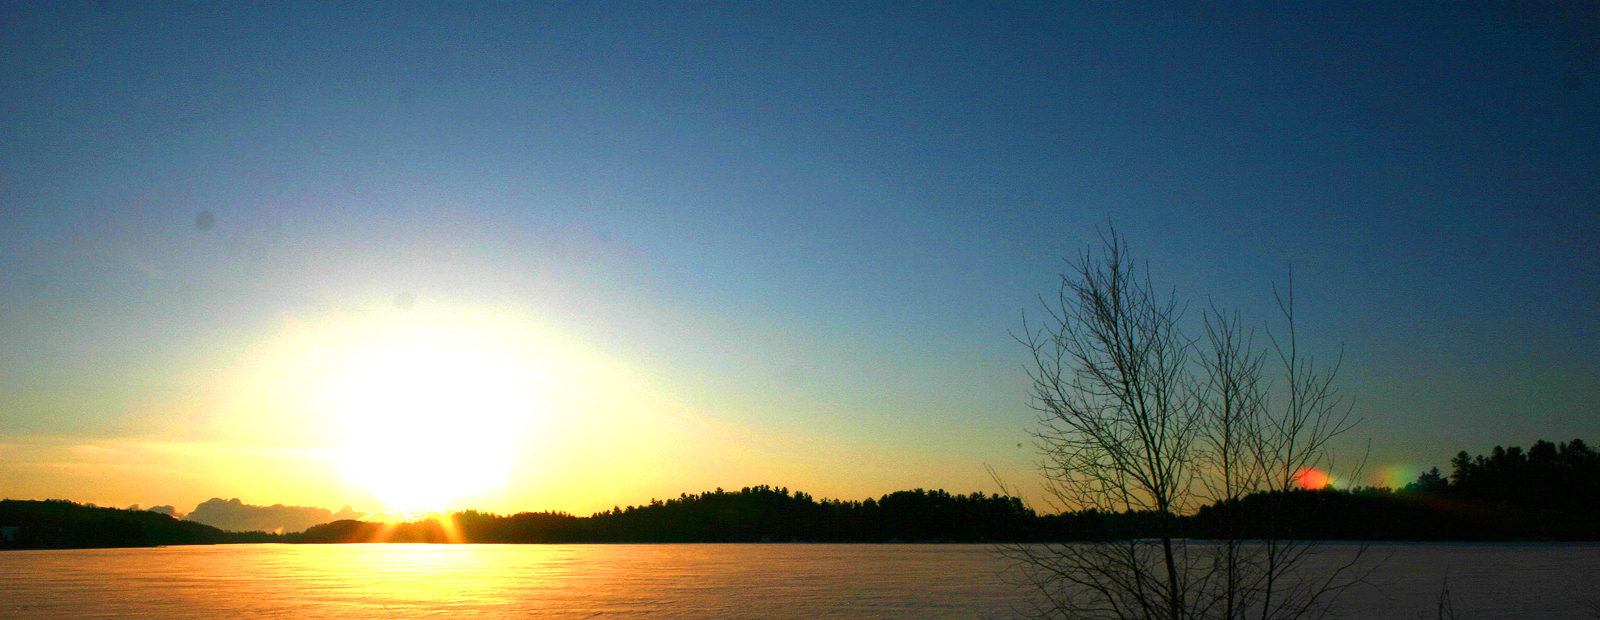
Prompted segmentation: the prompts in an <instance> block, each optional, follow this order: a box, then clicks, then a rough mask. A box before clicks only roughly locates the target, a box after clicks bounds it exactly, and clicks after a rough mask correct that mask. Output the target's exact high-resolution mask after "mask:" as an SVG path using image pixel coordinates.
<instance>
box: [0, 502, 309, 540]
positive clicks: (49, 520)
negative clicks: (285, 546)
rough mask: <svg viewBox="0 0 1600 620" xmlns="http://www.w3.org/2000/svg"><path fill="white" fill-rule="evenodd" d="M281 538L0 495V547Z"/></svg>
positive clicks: (164, 517) (159, 516)
mask: <svg viewBox="0 0 1600 620" xmlns="http://www.w3.org/2000/svg"><path fill="white" fill-rule="evenodd" d="M275 541H276V542H281V538H279V537H277V536H274V535H271V534H264V533H261V532H245V533H240V532H224V531H222V530H219V529H217V528H214V527H211V526H209V525H206V524H204V523H196V522H194V521H184V520H181V519H175V518H173V517H172V516H171V515H167V514H162V513H158V512H150V511H145V510H124V509H120V508H101V507H98V506H88V505H84V504H78V503H75V502H69V501H66V500H59V499H47V500H17V499H7V500H0V549H73V548H91V547H154V546H159V545H209V544H218V543H242V542H275Z"/></svg>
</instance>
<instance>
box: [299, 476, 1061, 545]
mask: <svg viewBox="0 0 1600 620" xmlns="http://www.w3.org/2000/svg"><path fill="white" fill-rule="evenodd" d="M1036 518H1037V517H1036V515H1035V514H1034V513H1033V511H1032V510H1029V509H1028V508H1027V507H1025V506H1023V504H1022V501H1021V500H1020V499H1018V498H1015V497H1008V496H1003V495H986V494H984V493H982V492H977V493H973V494H970V495H955V494H951V493H949V492H946V491H944V490H934V491H928V490H924V489H915V490H911V491H897V492H894V493H890V494H887V495H884V496H882V497H880V498H877V499H866V500H862V501H844V500H821V501H818V500H816V499H814V498H813V497H812V496H811V495H809V494H807V493H804V492H793V493H791V492H790V491H789V490H788V489H787V488H781V487H779V488H774V487H770V486H756V487H745V488H743V489H740V490H738V491H724V490H722V489H720V488H719V489H717V490H715V491H709V492H706V493H700V494H693V495H691V494H684V495H680V496H678V497H677V498H674V499H668V500H652V501H651V502H650V503H649V504H646V505H642V506H628V507H626V508H621V507H617V508H612V509H611V510H606V511H602V512H599V513H595V514H594V515H592V516H589V517H578V516H573V515H571V514H567V513H562V512H525V513H519V514H514V515H508V516H500V515H494V514H490V513H483V512H478V511H474V510H468V511H463V512H456V513H452V514H451V515H450V522H449V523H448V524H446V523H440V522H438V521H429V520H420V521H415V522H410V523H403V524H382V523H368V522H361V521H335V522H333V523H328V524H324V525H319V526H316V527H312V528H310V529H308V530H306V531H305V532H303V533H301V534H299V535H295V536H291V538H294V539H296V540H298V541H303V542H375V541H403V542H446V541H449V540H451V539H452V537H455V538H456V539H459V540H465V541H470V542H485V543H523V542H531V543H544V542H790V541H803V542H872V543H878V542H913V541H915V542H983V541H998V540H1020V539H1024V538H1026V537H1027V536H1028V534H1027V529H1028V525H1029V523H1030V522H1032V521H1033V520H1035V519H1036Z"/></svg>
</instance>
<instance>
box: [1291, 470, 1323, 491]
mask: <svg viewBox="0 0 1600 620" xmlns="http://www.w3.org/2000/svg"><path fill="white" fill-rule="evenodd" d="M1329 482H1331V481H1330V480H1329V478H1328V473H1327V472H1325V471H1322V470H1320V469H1316V468H1313V467H1307V468H1305V469H1302V470H1300V471H1298V472H1295V474H1294V484H1295V486H1298V487H1300V488H1302V489H1321V488H1324V487H1327V486H1328V483H1329Z"/></svg>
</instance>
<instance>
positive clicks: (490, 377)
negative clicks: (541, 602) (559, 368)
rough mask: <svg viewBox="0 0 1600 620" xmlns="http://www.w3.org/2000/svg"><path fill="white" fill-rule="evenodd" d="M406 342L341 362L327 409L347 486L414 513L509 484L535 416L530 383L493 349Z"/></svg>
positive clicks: (424, 337)
mask: <svg viewBox="0 0 1600 620" xmlns="http://www.w3.org/2000/svg"><path fill="white" fill-rule="evenodd" d="M473 340H474V339H471V338H460V337H454V336H452V335H450V334H442V335H440V334H431V335H429V334H421V335H419V334H408V335H406V336H404V337H399V338H395V339H394V340H393V341H392V342H387V343H383V344H380V345H377V346H372V347H368V348H366V349H365V350H363V351H361V352H360V354H358V355H353V356H351V358H350V359H349V360H348V361H347V362H346V363H345V364H343V367H342V368H341V369H340V370H339V372H338V375H339V376H338V377H337V379H336V380H334V381H332V389H331V390H330V392H331V393H330V395H329V399H328V400H329V405H330V408H331V413H332V416H333V418H334V420H335V424H334V428H335V432H337V433H338V435H339V437H338V441H339V448H338V449H337V454H338V460H339V463H340V467H341V469H342V474H343V475H344V476H345V478H346V479H347V480H350V481H351V482H354V483H357V484H359V485H362V486H364V487H366V488H367V489H368V490H369V491H370V492H371V493H372V494H373V495H375V496H377V497H378V499H380V500H383V501H384V502H386V503H387V504H388V505H389V507H390V508H391V509H395V510H402V511H406V512H412V513H419V512H426V511H436V510H444V509H447V508H449V507H450V502H452V501H454V500H456V499H459V498H461V497H464V496H466V495H470V494H472V493H476V492H479V491H484V490H486V489H492V488H496V487H498V486H500V485H502V484H503V483H504V482H505V478H506V475H507V472H508V471H509V470H510V468H511V465H512V460H513V457H514V456H515V449H516V447H517V441H518V439H519V438H520V437H521V436H522V435H523V432H524V431H525V430H526V429H527V428H528V427H529V426H530V424H529V423H530V421H531V420H532V419H533V418H535V417H536V416H537V415H538V413H539V412H538V411H537V407H536V400H535V394H534V393H533V384H534V379H535V378H534V377H531V376H529V372H528V368H527V367H526V365H525V364H522V363H520V360H518V359H516V357H515V356H513V355H508V354H506V352H505V351H500V350H497V349H496V347H495V346H493V345H492V344H491V343H486V342H481V341H480V342H474V341H473Z"/></svg>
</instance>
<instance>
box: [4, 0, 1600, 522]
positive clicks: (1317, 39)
mask: <svg viewBox="0 0 1600 620" xmlns="http://www.w3.org/2000/svg"><path fill="white" fill-rule="evenodd" d="M320 4H321V3H307V4H297V3H232V2H206V3H199V2H196V3H150V4H142V5H141V4H133V5H129V4H125V3H76V2H73V3H43V4H28V3H9V2H8V3H5V4H4V5H3V6H0V11H3V14H0V265H3V268H0V496H5V497H14V498H45V497H56V498H66V499H73V500H78V501H93V502H99V503H103V504H117V505H125V504H129V503H135V502H137V503H141V504H145V505H151V504H174V505H177V506H179V507H180V509H188V507H190V506H194V505H195V504H197V503H199V502H200V501H202V500H205V499H207V498H209V497H213V496H222V497H240V498H242V499H243V500H244V501H246V502H249V503H257V504H270V503H276V502H283V503H290V504H307V505H324V506H334V507H337V506H339V505H343V504H346V503H354V504H355V505H356V506H358V507H363V508H368V509H379V508H385V507H387V506H386V504H393V503H394V502H392V501H391V500H386V499H385V497H384V494H383V493H382V492H381V491H380V490H378V489H375V488H373V487H374V485H373V484H370V480H365V479H363V478H362V474H361V473H360V471H361V468H362V467H370V466H381V467H387V468H391V469H396V470H400V471H412V470H415V471H416V472H418V473H417V474H416V475H423V473H422V472H423V470H425V469H427V468H429V467H435V466H437V470H438V471H443V472H450V471H452V470H451V469H449V465H448V464H447V462H456V463H458V464H459V463H460V462H466V461H471V462H472V463H474V466H475V467H481V468H484V469H486V470H494V471H493V472H491V473H492V475H488V476H487V477H486V478H485V481H484V482H482V483H481V484H479V483H475V484H471V485H464V486H463V487H462V488H461V489H460V492H459V493H456V494H455V496H454V497H451V498H449V501H451V502H452V505H456V506H458V507H477V508H482V509H489V510H495V511H502V512H505V511H514V510H542V509H560V510H569V511H573V512H577V513H587V512H589V511H592V510H598V509H603V508H609V507H610V506H611V505H613V504H628V503H640V502H644V501H646V500H648V499H649V498H651V497H669V496H670V497H675V496H676V495H677V494H678V493H680V492H697V491H701V490H706V489H710V488H713V487H717V486H723V487H729V488H738V487H741V486H746V485H753V484H772V485H775V486H778V485H781V486H788V487H790V488H795V489H801V490H806V491H809V492H812V493H813V494H816V495H819V496H825V497H844V498H861V497H867V496H875V495H878V494H881V493H884V492H888V491H892V490H897V489H903V488H913V487H928V488H938V487H942V488H947V489H950V490H952V491H957V492H967V491H973V490H985V491H994V490H997V489H996V487H995V485H994V483H993V482H991V481H990V479H989V476H988V474H987V473H986V471H985V466H986V465H988V466H991V467H993V468H994V469H995V470H996V471H998V472H999V473H1000V474H1001V475H1002V476H1004V477H1005V478H1006V479H1007V480H1008V481H1009V482H1011V483H1012V484H1016V485H1018V486H1020V487H1022V488H1023V489H1024V490H1025V491H1026V490H1030V489H1032V488H1033V487H1035V482H1034V480H1035V479H1036V478H1035V476H1034V474H1033V473H1032V471H1031V466H1030V463H1031V462H1032V460H1033V458H1034V451H1033V449H1032V448H1031V447H1030V445H1029V441H1030V440H1029V439H1028V437H1027V434H1026V430H1027V429H1028V428H1030V427H1031V425H1032V421H1033V419H1034V418H1033V414H1032V413H1031V412H1030V411H1029V409H1028V408H1027V379H1026V376H1025V375H1024V373H1023V363H1024V361H1025V353H1026V352H1025V350H1024V349H1023V348H1022V347H1021V346H1019V345H1018V344H1017V343H1016V342H1015V341H1013V340H1012V338H1011V336H1010V335H1009V332H1011V331H1015V330H1017V329H1018V328H1019V327H1020V324H1021V316H1022V313H1023V312H1024V311H1026V310H1037V299H1036V296H1037V295H1038V294H1041V293H1050V292H1053V291H1054V289H1055V286H1056V285H1057V282H1058V280H1057V273H1058V272H1059V270H1060V268H1061V262H1060V258H1061V257H1062V256H1066V255H1070V254H1073V253H1075V252H1076V251H1078V249H1080V248H1082V247H1084V246H1086V245H1088V244H1090V243H1092V242H1094V240H1095V239H1096V238H1097V237H1096V235H1097V233H1096V226H1103V225H1105V224H1106V223H1107V222H1108V221H1109V222H1114V223H1115V225H1116V227H1117V229H1118V231H1119V232H1121V233H1123V234H1125V235H1126V236H1127V237H1128V239H1129V241H1130V242H1131V244H1132V246H1133V249H1134V251H1135V252H1136V253H1137V254H1139V255H1140V256H1141V257H1143V258H1145V259H1148V260H1149V263H1150V267H1151V271H1152V274H1153V275H1154V277H1155V278H1156V279H1157V280H1158V281H1159V282H1161V283H1163V284H1164V285H1169V286H1172V287H1174V288H1175V289H1176V290H1177V291H1178V293H1179V294H1180V295H1182V296H1186V297H1191V298H1193V299H1196V300H1197V303H1205V301H1206V300H1208V299H1209V300H1210V301H1212V302H1216V303H1218V304H1221V305H1225V306H1236V307H1239V308H1241V309H1242V310H1243V311H1244V312H1245V313H1246V315H1247V316H1250V317H1253V318H1255V319H1267V318H1270V314H1269V313H1268V311H1269V310H1270V309H1271V306H1270V302H1271V290H1272V288H1271V287H1272V286H1273V284H1274V283H1275V282H1276V283H1279V284H1281V283H1282V282H1283V281H1284V279H1285V276H1286V274H1287V272H1288V269H1289V268H1290V266H1292V267H1293V270H1294V276H1295V284H1296V288H1297V293H1298V295H1299V303H1300V305H1301V310H1302V312H1303V320H1304V325H1303V327H1304V329H1305V330H1306V333H1307V337H1308V340H1309V341H1310V342H1311V346H1312V347H1313V348H1314V349H1315V350H1317V351H1318V352H1320V353H1321V354H1322V355H1323V356H1332V355H1334V354H1336V353H1337V351H1338V350H1339V347H1340V346H1341V344H1342V345H1343V347H1344V351H1345V358H1344V361H1345V365H1344V369H1343V375H1342V381H1341V384H1340V385H1342V387H1343V388H1344V391H1345V393H1346V394H1347V395H1348V396H1350V397H1351V398H1353V399H1354V403H1355V406H1356V413H1357V415H1359V416H1360V417H1362V418H1364V422H1363V423H1362V425H1361V426H1360V427H1358V428H1357V429H1356V430H1355V431H1354V432H1353V433H1351V434H1350V435H1349V436H1348V437H1347V438H1346V439H1347V441H1345V442H1344V445H1343V449H1344V451H1343V453H1342V454H1344V455H1345V457H1346V459H1347V460H1354V459H1355V458H1356V457H1357V456H1359V454H1358V453H1359V452H1361V451H1362V450H1363V449H1364V446H1365V445H1366V442H1367V441H1368V440H1370V441H1371V453H1370V456H1369V457H1368V461H1367V466H1366V468H1365V471H1364V473H1363V474H1362V477H1361V482H1379V483H1388V484H1399V483H1404V482H1406V481H1408V480H1409V479H1411V478H1414V476H1415V474H1416V472H1417V471H1418V469H1419V468H1426V467H1429V466H1434V465H1441V466H1442V465H1446V462H1447V460H1448V458H1449V457H1450V456H1451V455H1452V454H1454V452H1455V451H1456V450H1461V449H1466V450H1470V451H1474V452H1484V451H1487V450H1488V449H1489V448H1490V447H1492V446H1493V445H1496V444H1506V445H1512V444H1516V445H1527V444H1529V443H1531V442H1532V441H1534V440H1535V439H1540V438H1546V439H1552V440H1564V439H1570V438H1572V437H1583V438H1585V439H1587V440H1590V441H1595V440H1600V249H1597V248H1600V243H1597V241H1596V240H1597V239H1600V215H1597V213H1596V207H1597V205H1600V28H1597V24H1600V19H1597V16H1596V9H1595V7H1594V5H1592V4H1587V5H1583V4H1580V5H1573V6H1577V7H1582V8H1574V9H1568V8H1560V6H1561V5H1546V6H1544V7H1543V8H1537V9H1524V8H1510V7H1509V6H1508V7H1503V8H1502V7H1495V6H1485V5H1480V4H1477V3H1453V2H1452V3H1432V2H1415V3H1396V4H1397V5H1399V6H1392V7H1380V6H1369V5H1363V6H1361V7H1359V8H1357V9H1336V8H1332V7H1330V6H1326V5H1322V4H1317V3H1292V4H1289V5H1284V6H1278V5H1266V4H1256V3H1252V4H1239V5H1234V6H1233V7H1232V8H1229V9H1226V10H1216V11H1211V10H1206V9H1199V8H1195V7H1190V8H1188V9H1183V10H1178V9H1175V8H1165V9H1155V8H1151V9H1141V8H1129V7H1120V6H1113V3H1096V4H1094V5H1092V6H1078V5H1057V4H1048V5H1033V4H1007V5H1004V6H993V5H990V4H972V5H966V4H951V3H938V4H932V3H846V4H839V3H816V4H811V3H803V4H802V3H777V4H773V3H565V2H561V3H555V2H552V3H436V4H425V3H392V4H353V5H349V6H344V7H342V8H329V7H323V6H319V5H320ZM408 356H411V357H408ZM452 356H454V357H452ZM412 357H417V359H419V360H422V361H417V362H416V363H415V364H410V365H408V364H409V362H407V361H406V360H409V359H412ZM424 358H425V359H424ZM441 360H442V361H441ZM508 369H509V370H508ZM501 392H508V393H506V394H502V393H501ZM509 392H516V393H515V394H510V393H509ZM452 394H465V395H466V396H462V397H461V398H460V400H459V401H452V400H451V399H452V398H454V397H453V396H450V395H452ZM369 395H370V397H369ZM474 399H477V400H474ZM478 401H482V402H483V403H488V405H486V406H487V407H489V408H491V409H493V408H495V407H499V408H500V409H503V411H498V412H497V413H494V414H483V415H480V414H477V413H473V412H464V411H463V409H465V408H466V407H463V406H460V404H461V403H469V404H470V403H475V402H478ZM420 409H427V410H429V411H431V412H436V413H429V414H427V415H421V414H417V413H416V411H418V410H420ZM397 411H399V412H400V413H395V412H397ZM352 412H357V413H352ZM386 416H387V417H386ZM384 427H396V428H412V429H415V428H421V427H425V428H427V429H429V430H428V431H427V432H426V433H423V434H422V435H418V434H417V433H416V432H413V433H412V435H410V436H409V437H410V439H401V440H396V441H397V442H398V444H396V445H401V446H402V447H404V448H405V450H410V451H411V452H403V453H391V454H385V453H382V450H381V449H379V448H373V447H372V446H370V445H369V446H367V447H366V448H362V449H366V450H368V452H359V451H358V449H357V448H355V447H352V446H355V445H357V444H359V443H360V441H359V436H360V435H361V429H363V428H365V429H367V430H371V431H372V433H373V434H372V435H369V436H368V437H385V435H382V434H381V433H380V432H379V431H380V430H381V429H382V428H384ZM352 429H354V430H352ZM418 436H422V437H432V438H437V442H438V443H447V442H457V443H459V442H469V443H470V442H473V441H482V442H483V444H482V445H483V446H485V447H484V448H483V449H481V450H469V451H462V450H460V449H449V448H440V449H439V450H438V451H436V452H435V451H433V448H432V447H430V446H429V445H427V444H426V443H423V444H420V445H411V444H407V443H406V441H412V442H415V440H416V437H418ZM352 442H355V443H352ZM369 443H370V442H369ZM416 452H427V454H415V453H416ZM472 459H482V462H481V463H479V462H477V461H473V460H472ZM353 461H355V462H354V464H353ZM430 463H431V464H432V465H428V464H430Z"/></svg>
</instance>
